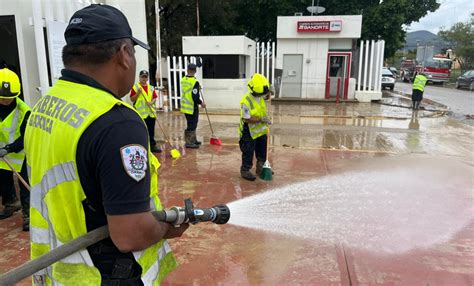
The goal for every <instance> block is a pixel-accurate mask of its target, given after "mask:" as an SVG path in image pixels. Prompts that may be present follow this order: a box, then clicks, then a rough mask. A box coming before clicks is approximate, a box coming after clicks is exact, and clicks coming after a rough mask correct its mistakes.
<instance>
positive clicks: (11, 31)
mask: <svg viewBox="0 0 474 286" xmlns="http://www.w3.org/2000/svg"><path fill="white" fill-rule="evenodd" d="M92 3H103V4H108V5H112V6H115V7H116V8H119V9H120V10H121V11H122V12H123V13H124V14H125V16H126V17H127V19H128V22H129V23H130V26H131V27H132V31H133V35H134V36H135V37H136V38H138V39H141V40H142V41H144V42H147V32H146V31H147V30H146V28H147V27H146V15H145V0H133V1H131V0H101V1H94V0H92V1H90V0H0V39H2V40H1V42H2V44H1V45H0V64H4V63H6V64H7V65H8V66H9V67H10V68H11V69H13V70H14V71H15V72H17V73H19V75H20V78H21V82H22V87H23V97H24V99H25V101H26V102H27V103H28V104H29V105H30V106H32V105H34V104H35V103H36V102H37V101H38V99H39V98H40V96H41V94H44V93H45V92H46V90H47V89H48V88H49V87H50V86H51V85H52V83H54V81H56V80H57V78H58V77H59V76H60V71H61V68H62V60H61V52H62V47H63V46H64V44H65V41H64V30H65V27H66V26H67V22H68V21H69V19H70V17H71V15H72V14H73V13H74V12H75V11H77V10H79V9H81V8H83V7H85V6H88V5H90V4H92ZM45 39H46V40H45ZM135 55H136V58H137V70H141V69H148V54H147V51H145V50H143V49H136V54H135Z"/></svg>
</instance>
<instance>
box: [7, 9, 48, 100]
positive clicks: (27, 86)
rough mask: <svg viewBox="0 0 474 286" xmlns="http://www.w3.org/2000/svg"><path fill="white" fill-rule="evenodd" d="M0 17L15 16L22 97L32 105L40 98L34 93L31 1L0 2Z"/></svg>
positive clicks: (35, 69)
mask: <svg viewBox="0 0 474 286" xmlns="http://www.w3.org/2000/svg"><path fill="white" fill-rule="evenodd" d="M0 15H1V16H7V15H14V16H15V25H16V33H17V35H16V36H17V41H18V54H19V58H20V69H21V83H22V85H23V96H24V99H25V101H26V103H27V104H28V105H33V104H34V103H36V101H38V99H39V97H40V94H39V93H38V92H37V91H36V88H37V87H39V86H40V83H39V75H38V64H37V62H38V61H37V56H36V46H35V37H34V29H33V26H31V25H30V24H29V20H28V19H29V18H30V17H31V16H32V1H31V0H21V1H11V0H0ZM3 44H6V43H2V45H3Z"/></svg>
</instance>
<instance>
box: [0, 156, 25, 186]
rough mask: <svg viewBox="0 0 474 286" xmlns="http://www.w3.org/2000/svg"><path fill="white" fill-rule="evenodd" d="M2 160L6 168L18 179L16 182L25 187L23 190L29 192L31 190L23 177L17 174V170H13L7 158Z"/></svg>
mask: <svg viewBox="0 0 474 286" xmlns="http://www.w3.org/2000/svg"><path fill="white" fill-rule="evenodd" d="M2 160H3V161H4V162H5V163H6V164H7V166H8V167H10V169H12V171H13V173H14V174H15V176H16V177H17V178H18V180H19V181H20V182H21V183H22V184H23V186H25V188H26V189H27V190H28V191H31V188H30V186H29V185H28V183H27V182H26V181H25V179H23V177H22V176H21V175H20V174H19V173H18V172H17V170H15V168H14V167H13V165H12V164H11V163H10V161H9V160H8V159H7V158H2Z"/></svg>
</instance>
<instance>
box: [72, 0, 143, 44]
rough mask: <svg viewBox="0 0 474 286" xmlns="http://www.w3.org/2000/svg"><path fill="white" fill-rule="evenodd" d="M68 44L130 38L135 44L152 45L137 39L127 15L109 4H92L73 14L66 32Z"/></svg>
mask: <svg viewBox="0 0 474 286" xmlns="http://www.w3.org/2000/svg"><path fill="white" fill-rule="evenodd" d="M64 38H65V39H66V43H67V44H68V45H81V44H90V43H98V42H103V41H110V40H117V39H124V38H129V39H131V40H132V41H133V43H134V44H135V45H139V46H140V47H142V48H144V49H146V50H149V49H150V46H148V45H147V44H145V43H144V42H142V41H140V40H137V39H135V38H134V37H133V36H132V29H131V28H130V25H129V24H128V21H127V18H126V17H125V15H124V14H123V13H122V12H120V10H118V9H117V8H114V7H112V6H109V5H101V4H92V5H90V6H87V7H85V8H83V9H81V10H79V11H77V12H76V13H74V15H72V17H71V20H70V21H69V25H68V26H67V28H66V32H64Z"/></svg>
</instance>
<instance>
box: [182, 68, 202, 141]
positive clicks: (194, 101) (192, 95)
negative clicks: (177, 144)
mask: <svg viewBox="0 0 474 286" xmlns="http://www.w3.org/2000/svg"><path fill="white" fill-rule="evenodd" d="M196 68H197V66H196V65H195V64H193V63H190V64H188V68H187V74H186V75H185V76H184V77H183V78H182V79H181V92H182V93H181V112H182V113H184V116H185V117H186V124H187V128H186V130H184V140H185V142H186V144H185V147H186V148H192V149H196V148H199V146H200V145H201V142H200V141H198V140H197V138H196V128H197V125H198V121H199V105H201V106H202V107H204V108H205V107H206V104H205V103H204V102H203V101H202V100H201V98H200V92H199V91H200V85H199V81H198V80H197V79H196V77H195V76H194V75H195V74H196Z"/></svg>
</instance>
